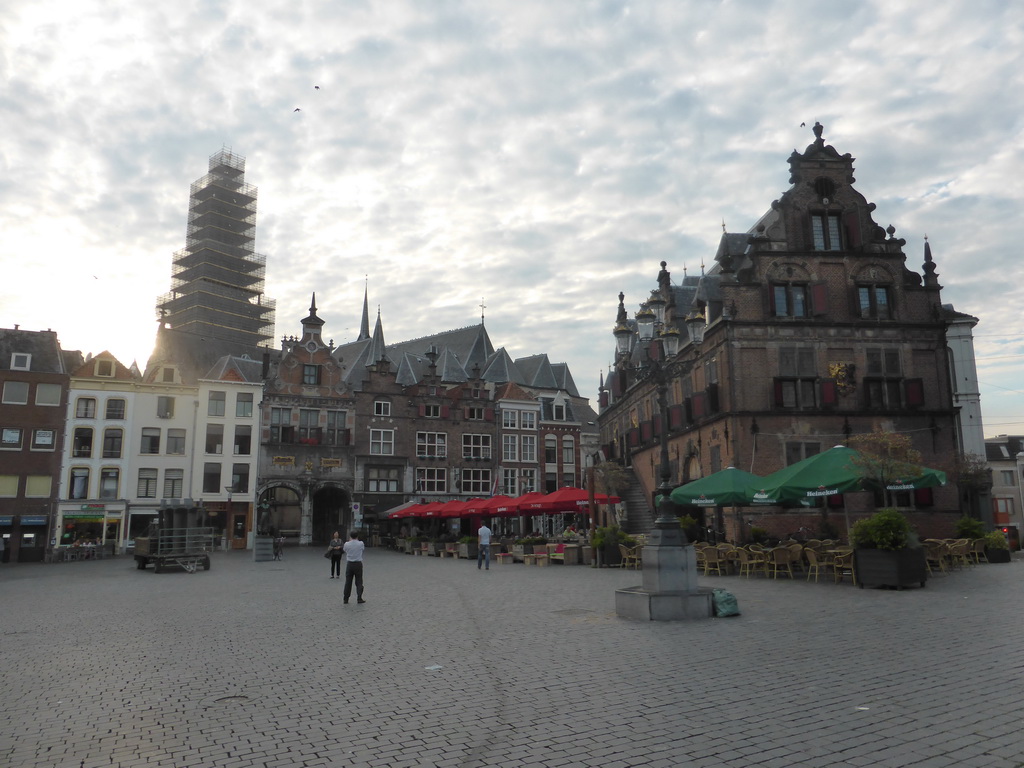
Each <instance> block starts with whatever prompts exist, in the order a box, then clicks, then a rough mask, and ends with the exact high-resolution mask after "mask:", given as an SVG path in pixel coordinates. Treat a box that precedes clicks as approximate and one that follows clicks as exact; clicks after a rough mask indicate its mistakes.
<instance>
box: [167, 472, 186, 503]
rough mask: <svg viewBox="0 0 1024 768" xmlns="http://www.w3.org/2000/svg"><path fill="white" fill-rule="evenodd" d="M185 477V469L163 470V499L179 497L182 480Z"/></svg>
mask: <svg viewBox="0 0 1024 768" xmlns="http://www.w3.org/2000/svg"><path fill="white" fill-rule="evenodd" d="M184 479H185V470H183V469H168V470H165V471H164V492H163V497H164V498H165V499H180V498H181V487H182V485H181V484H182V482H183V481H184Z"/></svg>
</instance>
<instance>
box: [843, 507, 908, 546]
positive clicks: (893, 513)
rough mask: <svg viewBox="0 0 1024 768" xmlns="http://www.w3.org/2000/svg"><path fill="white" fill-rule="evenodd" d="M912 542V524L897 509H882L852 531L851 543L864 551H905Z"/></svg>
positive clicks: (857, 523)
mask: <svg viewBox="0 0 1024 768" xmlns="http://www.w3.org/2000/svg"><path fill="white" fill-rule="evenodd" d="M910 542H911V531H910V523H909V522H907V518H906V517H904V516H903V515H902V514H901V513H900V512H898V511H897V510H895V509H880V510H878V511H877V512H876V513H875V514H873V515H872V516H871V517H866V518H864V519H863V520H858V521H857V522H856V523H854V524H853V528H852V529H851V530H850V543H851V544H853V546H855V547H860V548H862V549H904V548H905V547H906V546H908V544H909V543H910Z"/></svg>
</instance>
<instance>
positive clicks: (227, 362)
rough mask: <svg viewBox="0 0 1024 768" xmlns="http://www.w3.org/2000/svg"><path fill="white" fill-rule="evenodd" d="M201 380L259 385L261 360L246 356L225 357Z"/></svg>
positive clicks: (261, 373) (261, 379)
mask: <svg viewBox="0 0 1024 768" xmlns="http://www.w3.org/2000/svg"><path fill="white" fill-rule="evenodd" d="M202 378H204V379H212V380H214V381H244V382H248V383H250V384H259V383H260V382H261V381H263V360H262V358H261V359H260V360H253V359H252V358H250V357H249V356H248V355H242V356H240V357H236V356H235V355H225V356H224V357H222V358H221V359H220V360H218V361H217V362H216V363H215V364H214V366H213V368H211V369H210V370H209V371H208V372H207V374H206V375H205V376H203V377H202Z"/></svg>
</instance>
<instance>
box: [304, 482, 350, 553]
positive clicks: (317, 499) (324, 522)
mask: <svg viewBox="0 0 1024 768" xmlns="http://www.w3.org/2000/svg"><path fill="white" fill-rule="evenodd" d="M349 502H350V498H349V495H348V492H347V491H346V490H345V489H344V488H341V487H339V486H336V485H326V486H324V487H322V488H318V489H317V490H316V491H314V492H313V519H312V523H313V526H312V527H313V530H312V538H313V543H314V544H327V542H329V541H330V540H331V534H332V533H334V532H335V531H338V532H339V533H341V535H342V537H345V536H347V532H348V527H349V524H350V522H351V517H350V512H349Z"/></svg>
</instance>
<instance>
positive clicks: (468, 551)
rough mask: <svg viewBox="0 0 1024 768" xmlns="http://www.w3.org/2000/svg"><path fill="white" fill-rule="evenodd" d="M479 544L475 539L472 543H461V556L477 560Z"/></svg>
mask: <svg viewBox="0 0 1024 768" xmlns="http://www.w3.org/2000/svg"><path fill="white" fill-rule="evenodd" d="M477 546H478V545H477V543H476V542H475V541H474V542H472V543H471V544H459V557H461V558H464V559H466V560H476V555H477V551H478V549H477Z"/></svg>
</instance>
